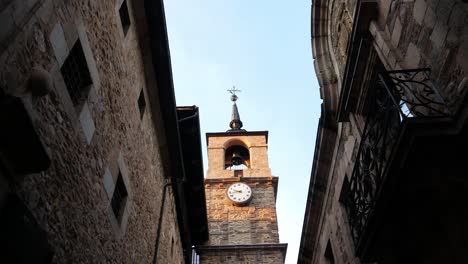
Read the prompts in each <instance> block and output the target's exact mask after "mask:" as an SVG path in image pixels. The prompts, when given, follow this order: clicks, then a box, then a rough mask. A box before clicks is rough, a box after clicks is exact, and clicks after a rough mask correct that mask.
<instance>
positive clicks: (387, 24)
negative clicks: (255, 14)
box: [307, 0, 468, 263]
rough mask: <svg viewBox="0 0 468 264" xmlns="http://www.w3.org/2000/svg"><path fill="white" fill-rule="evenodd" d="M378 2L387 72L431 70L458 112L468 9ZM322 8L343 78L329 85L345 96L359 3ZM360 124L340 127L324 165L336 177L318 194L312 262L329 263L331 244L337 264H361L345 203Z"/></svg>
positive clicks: (378, 40)
mask: <svg viewBox="0 0 468 264" xmlns="http://www.w3.org/2000/svg"><path fill="white" fill-rule="evenodd" d="M377 2H378V4H377V8H378V14H376V17H375V19H374V20H373V21H371V23H370V26H369V32H370V33H371V35H372V38H373V39H372V48H373V49H374V50H375V51H376V53H377V57H378V59H379V60H380V61H381V62H382V64H383V65H384V67H385V68H386V69H387V70H399V69H414V68H426V67H428V68H430V69H431V74H432V78H433V79H434V81H435V83H436V85H437V87H438V88H439V89H440V91H441V92H442V96H443V97H444V99H445V100H446V101H447V102H448V103H449V104H450V105H451V107H452V109H455V108H456V106H457V105H458V103H459V101H458V100H461V99H462V98H463V96H464V95H465V94H466V91H467V90H468V89H467V87H466V81H467V72H468V63H467V62H468V60H467V51H468V27H466V25H467V23H468V4H467V3H465V2H464V1H460V0H457V1H445V0H414V1H413V0H409V1H404V0H395V1H392V0H383V1H377ZM321 5H323V6H326V8H327V9H328V10H327V13H328V15H329V20H328V21H327V22H326V23H329V24H328V25H327V26H328V27H329V28H330V31H329V34H330V35H329V36H328V44H329V45H330V57H331V61H332V62H333V66H334V71H335V72H334V75H335V76H337V80H328V81H331V82H332V81H337V84H338V88H337V91H336V92H338V94H339V90H340V88H341V85H342V81H343V80H342V77H343V70H344V67H345V63H346V58H347V54H343V52H345V53H346V47H347V45H342V44H343V43H342V40H343V39H349V36H346V35H343V34H342V32H343V31H342V30H343V28H342V27H343V26H345V27H344V28H345V29H347V28H348V27H346V25H347V23H348V22H349V18H348V17H346V16H345V15H346V14H347V13H349V14H353V15H354V10H355V9H356V1H344V0H343V1H342V0H335V1H322V3H321ZM323 21H326V20H323ZM351 22H352V21H351ZM312 23H313V27H315V26H317V25H316V24H320V23H321V22H320V21H318V20H317V21H314V20H313V21H312ZM322 26H325V25H322ZM338 28H339V30H338ZM314 55H315V56H317V54H314ZM319 55H320V54H319ZM320 66H322V65H319V67H317V68H318V69H317V71H318V72H319V71H320V70H324V69H322V68H320ZM329 87H330V89H334V88H335V87H334V86H329ZM360 120H361V119H360V117H359V116H357V114H353V113H351V114H350V117H349V120H347V121H346V122H340V123H337V141H336V142H337V143H336V145H335V146H334V151H333V153H331V154H330V157H327V160H330V164H320V165H321V166H329V167H330V173H329V174H328V175H327V176H326V177H327V178H328V182H327V183H326V186H323V188H322V186H320V187H316V188H322V189H320V190H317V189H315V190H314V191H323V192H324V198H323V204H322V206H323V207H322V208H323V209H322V211H321V215H320V222H319V223H318V231H317V233H318V236H317V239H318V241H316V243H315V244H314V246H315V248H313V249H307V250H310V251H311V252H312V254H313V255H312V257H313V260H312V263H329V261H330V259H329V258H328V257H327V254H326V250H327V245H330V248H331V252H332V254H333V259H334V262H335V263H360V260H359V259H358V258H357V257H355V248H354V243H353V241H352V239H351V232H350V228H349V223H348V220H347V216H346V210H345V208H344V205H343V204H342V202H340V195H341V191H342V186H343V182H344V179H345V177H346V176H350V175H351V173H352V169H353V166H354V160H355V159H356V153H357V150H358V147H359V142H360V137H361V133H362V129H363V124H362V122H361V121H362V120H361V121H360ZM324 133H328V132H327V131H325V132H324ZM313 213H315V212H312V214H313ZM312 235H313V236H315V235H316V234H312ZM314 238H315V237H314Z"/></svg>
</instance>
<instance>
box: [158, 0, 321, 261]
mask: <svg viewBox="0 0 468 264" xmlns="http://www.w3.org/2000/svg"><path fill="white" fill-rule="evenodd" d="M165 9H166V20H167V27H168V34H169V45H170V49H171V58H172V70H173V76H174V86H175V92H176V100H177V105H180V106H182V105H197V106H198V107H199V108H200V122H201V130H202V140H203V147H204V148H203V155H204V157H205V158H204V168H205V170H206V168H207V163H206V142H205V133H206V132H221V131H226V130H227V129H228V128H229V127H228V124H229V121H230V120H229V119H230V115H231V102H230V101H229V94H228V92H227V91H226V90H227V89H229V88H231V87H232V86H233V85H235V86H236V88H238V89H240V90H242V92H241V93H240V94H239V100H238V107H239V111H240V115H241V119H242V121H243V123H244V128H245V129H246V130H248V131H256V130H268V131H269V150H268V152H269V161H270V167H271V169H272V172H273V174H274V175H275V176H279V177H280V180H279V189H278V199H277V204H276V205H277V211H278V221H279V232H280V240H281V242H282V243H288V244H289V246H288V253H287V258H286V263H288V264H292V263H296V262H297V254H298V248H299V244H300V239H301V231H302V222H303V217H304V208H305V201H306V198H307V190H308V186H309V180H310V172H311V168H312V158H313V151H314V143H315V136H316V128H317V122H318V118H319V113H320V103H321V101H320V97H319V88H318V84H317V81H316V77H315V72H314V69H313V60H312V52H311V44H310V39H311V35H310V10H311V2H310V0H296V1H277V0H273V1H271V0H270V1H266V0H256V1H252V0H221V1H220V0H198V1H187V0H186V1H182V0H170V1H165Z"/></svg>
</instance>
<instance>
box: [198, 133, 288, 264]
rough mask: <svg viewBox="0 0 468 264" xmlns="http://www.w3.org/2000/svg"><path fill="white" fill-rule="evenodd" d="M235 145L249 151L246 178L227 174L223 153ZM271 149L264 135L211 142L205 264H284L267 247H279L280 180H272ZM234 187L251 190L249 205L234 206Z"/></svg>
mask: <svg viewBox="0 0 468 264" xmlns="http://www.w3.org/2000/svg"><path fill="white" fill-rule="evenodd" d="M233 145H240V146H244V147H246V148H247V149H248V150H249V154H250V160H251V166H250V167H248V168H245V169H244V170H243V176H242V177H234V174H233V171H231V170H226V169H225V168H224V161H225V150H226V149H227V148H229V147H231V146H233ZM267 149H268V145H267V138H266V136H265V135H242V134H241V135H236V136H230V135H223V136H219V135H216V136H208V173H207V174H208V175H207V178H206V179H205V194H206V206H207V212H208V225H209V241H207V242H206V243H204V245H203V246H202V251H201V253H200V261H201V263H203V264H205V263H278V264H279V263H284V254H285V252H282V251H281V249H280V247H276V248H264V247H263V245H264V246H268V245H280V244H279V234H278V222H277V215H276V188H277V184H278V178H277V177H274V176H272V175H271V170H270V168H269V164H268V153H267ZM236 182H243V183H245V184H248V185H249V186H250V188H251V189H252V200H251V201H250V202H249V203H248V204H247V205H244V206H237V205H234V204H233V203H232V202H231V201H230V200H229V199H228V198H227V196H226V190H227V189H228V188H229V186H230V185H231V184H233V183H236ZM281 245H284V244H281ZM246 246H247V247H249V248H245V247H246ZM203 248H204V249H203ZM284 249H285V248H284Z"/></svg>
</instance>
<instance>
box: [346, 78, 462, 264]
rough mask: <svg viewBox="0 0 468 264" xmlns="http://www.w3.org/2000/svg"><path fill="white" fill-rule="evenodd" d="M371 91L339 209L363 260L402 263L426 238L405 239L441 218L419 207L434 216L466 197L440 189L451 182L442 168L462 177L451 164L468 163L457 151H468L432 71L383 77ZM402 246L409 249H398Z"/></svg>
mask: <svg viewBox="0 0 468 264" xmlns="http://www.w3.org/2000/svg"><path fill="white" fill-rule="evenodd" d="M371 90H372V92H373V94H371V95H370V96H369V98H371V99H370V100H369V101H368V102H370V103H369V105H368V109H369V110H368V112H367V115H366V120H365V125H364V129H363V133H362V135H361V140H360V144H359V146H358V150H357V155H356V159H355V163H354V168H353V170H352V174H351V177H349V179H348V180H347V182H346V183H345V186H347V187H346V190H345V192H344V195H343V196H344V197H342V201H343V202H344V204H345V207H346V209H347V210H346V212H347V217H348V222H349V226H350V231H351V235H352V239H353V240H354V244H355V247H356V253H357V255H358V256H359V257H360V258H361V260H362V261H379V263H402V262H398V261H402V260H404V261H408V260H409V259H411V256H413V255H414V256H419V255H421V252H419V253H418V250H422V249H420V248H418V247H414V246H413V245H412V243H413V242H414V243H417V241H419V240H421V239H422V240H423V239H424V238H425V237H426V236H425V235H420V236H419V237H418V238H415V237H416V235H415V236H408V235H409V233H407V234H405V232H406V231H412V230H418V227H417V226H415V224H414V223H419V224H421V225H423V226H424V225H425V222H424V221H425V218H426V217H433V216H436V217H437V214H438V213H440V212H437V211H434V210H432V209H429V210H426V211H420V210H418V209H417V208H414V205H415V204H417V203H416V202H415V201H419V203H420V205H421V206H422V208H426V207H427V208H432V205H434V204H436V205H437V204H439V203H443V201H446V200H447V199H449V200H450V199H453V200H458V199H461V197H459V196H466V195H463V191H460V192H459V193H452V194H447V193H439V192H438V189H437V188H438V186H437V183H440V182H443V181H448V179H450V177H448V176H445V175H443V174H444V173H443V170H441V168H446V167H447V168H451V169H453V171H452V173H450V174H451V175H460V174H463V171H464V170H463V167H464V166H463V162H458V165H455V166H453V162H454V161H456V160H460V161H461V159H463V156H464V157H465V158H466V154H464V155H463V154H462V155H460V151H459V149H458V148H457V144H462V145H463V144H466V139H463V138H466V137H463V136H462V135H463V132H464V131H465V132H466V129H464V128H463V127H464V125H457V124H455V123H456V122H454V120H455V119H456V118H454V117H455V113H456V111H454V109H453V107H451V106H450V104H449V103H447V102H446V101H444V99H443V98H442V96H441V94H440V91H439V90H438V89H437V87H436V85H435V84H434V82H433V81H432V79H431V77H430V70H429V69H414V70H402V71H389V72H384V73H380V74H378V78H377V81H376V82H375V85H374V87H373V89H371ZM463 124H464V123H463ZM460 139H463V140H460ZM462 145H460V147H461V146H462ZM434 170H437V171H439V172H438V173H436V174H437V175H436V176H434V177H435V178H437V180H436V183H434V182H430V181H427V180H425V179H424V171H429V174H431V172H433V171H434ZM426 175H427V174H426ZM454 177H455V176H454ZM464 183H466V182H465V181H464ZM409 186H411V187H409ZM434 190H436V191H434ZM447 195H448V196H450V198H447V197H448V196H447ZM421 197H423V198H421ZM455 207H456V206H455ZM408 219H413V220H414V219H418V221H416V220H414V221H413V220H411V221H409V220H408ZM426 222H428V221H426ZM430 222H431V220H429V223H430ZM441 223H442V224H441V225H442V226H446V225H449V224H450V223H451V220H447V219H442V222H441ZM416 225H417V224H416ZM405 230H406V231H405ZM428 232H429V233H430V231H428ZM410 233H411V232H410ZM416 233H417V232H416ZM422 233H424V232H423V231H422ZM429 233H427V236H428V234H429ZM436 233H437V232H436ZM436 236H437V234H436ZM402 238H404V240H406V241H408V242H407V243H403V242H401V241H402ZM427 238H428V239H429V240H430V239H431V238H430V237H427ZM432 239H435V237H432ZM426 250H427V248H426ZM395 252H398V254H400V255H401V259H399V257H397V256H396V255H398V254H395ZM390 255H391V256H392V257H389V256H390ZM389 259H393V261H389ZM394 261H397V262H394ZM414 263H428V262H414Z"/></svg>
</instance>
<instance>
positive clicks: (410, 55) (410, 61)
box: [405, 43, 421, 68]
mask: <svg viewBox="0 0 468 264" xmlns="http://www.w3.org/2000/svg"><path fill="white" fill-rule="evenodd" d="M420 60H421V53H420V51H419V48H418V47H417V46H416V45H414V43H410V44H409V45H408V50H407V51H406V56H405V65H406V67H408V68H418V67H419V62H420Z"/></svg>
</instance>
